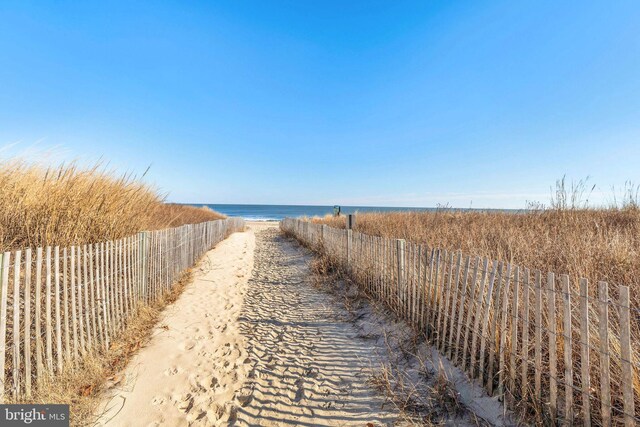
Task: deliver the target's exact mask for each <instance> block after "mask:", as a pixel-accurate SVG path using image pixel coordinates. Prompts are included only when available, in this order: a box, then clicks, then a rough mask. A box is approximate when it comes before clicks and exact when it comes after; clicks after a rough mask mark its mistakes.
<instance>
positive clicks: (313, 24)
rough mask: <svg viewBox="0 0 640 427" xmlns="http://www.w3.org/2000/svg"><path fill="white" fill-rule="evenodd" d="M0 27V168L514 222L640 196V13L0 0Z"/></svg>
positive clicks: (190, 191)
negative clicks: (541, 212)
mask: <svg viewBox="0 0 640 427" xmlns="http://www.w3.org/2000/svg"><path fill="white" fill-rule="evenodd" d="M0 22H2V25H0V146H4V147H9V148H5V149H4V151H3V152H2V153H0V155H5V156H6V155H10V154H13V153H16V152H19V153H23V154H24V153H25V152H26V153H27V155H41V154H42V153H41V151H46V152H53V153H54V154H53V156H52V158H54V159H56V160H60V159H61V158H62V159H70V158H79V159H80V160H81V161H82V162H92V161H95V160H96V159H97V158H99V157H100V156H103V157H104V158H106V159H109V160H110V161H111V165H112V166H113V167H115V168H117V169H118V170H121V171H134V172H138V173H140V172H143V171H144V170H145V169H146V167H147V166H148V165H151V172H150V174H149V177H148V179H149V180H150V181H151V182H154V183H156V184H157V185H158V186H159V187H160V188H161V189H162V190H163V191H165V192H168V193H169V200H172V201H180V202H199V203H205V202H206V203H288V204H334V203H341V204H358V205H363V204H364V205H390V206H434V205H436V204H437V203H441V204H446V203H448V204H450V205H451V206H461V207H468V206H469V205H470V204H471V203H473V206H474V207H523V206H524V204H525V200H532V199H533V200H542V201H546V200H547V199H548V195H549V187H550V185H552V184H553V183H554V181H555V179H556V178H559V177H561V176H562V175H564V174H567V176H568V177H569V178H574V179H579V178H584V177H585V176H587V175H590V176H591V177H592V181H593V182H594V183H596V184H598V187H599V191H601V192H603V193H605V194H610V193H611V190H610V187H611V186H612V185H616V186H620V185H622V184H623V183H624V181H625V180H633V181H635V182H640V2H638V1H637V0H636V1H614V2H605V1H602V2H592V1H575V2H568V1H567V2H565V1H561V2H558V1H455V2H450V1H442V2H440V1H426V0H425V1H385V2H380V1H302V0H296V1H264V0H263V1H255V2H248V1H215V2H209V1H206V2H205V1H201V2H196V1H191V2H178V1H174V2H172V1H156V2H148V3H145V2H131V1H124V2H77V1H49V2H48V1H23V0H22V1H15V2H14V1H7V0H4V1H2V2H1V3H0ZM39 150H41V151H39ZM34 153H36V154H34ZM38 153H39V154H38Z"/></svg>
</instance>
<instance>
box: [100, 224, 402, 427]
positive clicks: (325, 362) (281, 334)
mask: <svg viewBox="0 0 640 427" xmlns="http://www.w3.org/2000/svg"><path fill="white" fill-rule="evenodd" d="M254 249H255V251H254ZM254 258H255V259H254ZM309 259H310V257H309V255H308V254H304V253H303V251H301V249H300V248H299V247H298V246H297V245H295V244H294V243H292V242H291V241H288V240H286V239H284V238H283V237H281V236H280V235H279V231H278V229H277V225H275V224H270V225H269V224H253V226H252V228H251V229H249V230H248V231H247V232H244V233H236V234H233V235H232V236H230V237H229V238H228V239H227V240H225V241H223V242H221V243H220V244H219V245H218V246H217V247H216V248H214V249H213V250H211V251H210V252H208V253H207V255H206V258H205V260H204V261H203V262H201V263H200V265H199V266H198V271H197V273H196V275H195V278H194V281H193V283H191V284H190V285H188V287H187V288H186V289H185V291H184V293H183V294H182V295H181V296H180V298H179V299H178V300H177V301H176V302H175V303H174V304H173V305H172V306H170V307H168V308H167V310H166V311H165V313H164V315H163V318H162V320H161V321H160V322H159V324H158V326H157V327H156V328H155V330H154V332H153V337H152V339H151V341H150V342H149V344H148V345H147V346H146V347H145V348H143V349H142V350H141V351H140V353H139V354H138V355H136V357H135V358H134V359H133V360H132V362H131V363H130V364H129V367H128V368H127V369H126V372H125V373H124V378H125V380H124V381H123V382H122V383H121V384H119V385H118V387H117V388H114V389H112V390H110V391H109V392H108V393H107V394H108V396H107V397H106V398H105V403H104V405H102V410H104V411H105V413H104V415H103V416H102V417H101V421H100V425H106V426H110V427H111V426H150V425H151V426H156V425H163V426H183V425H185V426H186V425H202V426H211V425H241V426H245V425H261V426H282V425H288V426H293V425H296V426H298V425H300V426H304V425H307V426H311V425H313V426H318V425H319V426H322V425H326V426H342V425H358V426H366V425H367V423H369V422H372V423H375V424H376V425H377V424H389V423H391V422H392V421H393V420H395V415H393V414H390V413H388V412H385V411H383V410H381V409H380V408H381V407H382V403H383V399H382V398H381V397H380V396H377V395H376V394H375V393H374V392H373V391H372V389H371V387H370V386H369V385H368V384H367V383H366V381H367V378H368V375H367V373H366V371H368V368H369V366H370V363H371V362H370V360H371V359H372V357H373V356H372V354H373V349H372V348H371V347H370V346H369V345H368V344H367V343H366V341H364V340H362V339H358V338H357V336H356V331H355V329H354V328H353V326H352V325H351V324H349V323H347V322H346V320H345V317H346V316H345V313H344V310H342V309H341V308H339V305H336V304H335V302H332V300H331V299H330V298H327V294H326V293H324V292H322V291H320V290H318V289H316V288H314V287H313V286H311V285H310V283H308V280H309V277H310V274H309V268H308V261H309Z"/></svg>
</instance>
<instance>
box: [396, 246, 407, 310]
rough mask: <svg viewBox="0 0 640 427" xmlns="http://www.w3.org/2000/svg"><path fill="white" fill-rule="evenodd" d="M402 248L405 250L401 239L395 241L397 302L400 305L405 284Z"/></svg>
mask: <svg viewBox="0 0 640 427" xmlns="http://www.w3.org/2000/svg"><path fill="white" fill-rule="evenodd" d="M404 248H405V241H404V240H403V239H396V249H397V251H396V252H397V256H398V260H397V261H398V283H397V287H398V290H397V292H398V302H399V303H401V302H402V301H403V295H404V293H403V291H404V284H405V266H404Z"/></svg>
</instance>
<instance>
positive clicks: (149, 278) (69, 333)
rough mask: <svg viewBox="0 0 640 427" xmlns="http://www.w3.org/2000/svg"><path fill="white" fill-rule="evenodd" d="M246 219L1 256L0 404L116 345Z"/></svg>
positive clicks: (146, 232) (21, 251) (219, 221)
mask: <svg viewBox="0 0 640 427" xmlns="http://www.w3.org/2000/svg"><path fill="white" fill-rule="evenodd" d="M243 228H244V221H243V220H242V219H239V218H229V219H223V220H217V221H210V222H204V223H200V224H190V225H183V226H181V227H176V228H170V229H165V230H159V231H145V232H141V233H138V234H137V235H135V236H129V237H125V238H123V239H119V240H116V241H110V242H100V243H94V244H86V245H78V246H71V247H69V248H59V247H57V246H56V247H49V246H48V247H45V248H35V249H31V248H27V249H24V250H17V251H13V252H5V253H3V254H0V369H2V370H1V371H0V373H1V374H2V375H1V377H0V403H1V402H4V401H6V400H9V399H10V398H13V399H16V398H20V397H26V398H28V397H30V396H31V394H32V392H33V390H34V389H35V388H36V387H37V386H38V382H39V381H41V380H42V379H43V378H44V377H48V378H53V377H55V376H56V375H58V374H59V373H61V372H63V371H64V370H65V369H67V368H69V367H78V366H80V365H81V361H82V357H83V355H85V354H86V353H88V352H92V351H95V350H97V351H108V349H109V345H110V343H111V342H112V340H113V339H114V337H116V336H117V335H118V333H120V332H121V331H122V330H124V328H125V326H126V325H127V321H128V320H129V319H130V318H131V317H132V316H135V314H136V310H137V308H138V307H139V306H140V304H141V303H153V302H154V301H155V300H156V299H158V298H159V297H160V296H161V295H162V294H163V293H165V292H167V291H169V290H170V288H171V287H172V286H173V285H174V284H175V283H176V281H177V280H178V279H179V277H180V275H181V273H182V272H184V271H185V270H186V269H188V268H189V267H191V266H192V265H193V264H194V263H195V262H196V261H197V260H198V259H199V258H200V257H201V256H202V255H203V254H204V253H205V252H206V251H208V250H209V249H211V248H212V247H213V246H215V245H216V244H217V243H219V242H220V241H222V240H224V239H225V238H226V237H227V236H228V235H229V234H231V233H233V232H235V231H241V230H242V229H243Z"/></svg>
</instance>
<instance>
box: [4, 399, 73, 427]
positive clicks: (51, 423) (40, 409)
mask: <svg viewBox="0 0 640 427" xmlns="http://www.w3.org/2000/svg"><path fill="white" fill-rule="evenodd" d="M25 425H28V426H37V427H39V426H42V427H69V405H29V404H24V405H0V426H2V427H5V426H6V427H13V426H25Z"/></svg>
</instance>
